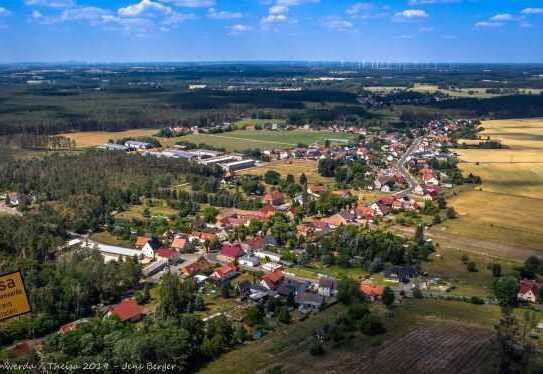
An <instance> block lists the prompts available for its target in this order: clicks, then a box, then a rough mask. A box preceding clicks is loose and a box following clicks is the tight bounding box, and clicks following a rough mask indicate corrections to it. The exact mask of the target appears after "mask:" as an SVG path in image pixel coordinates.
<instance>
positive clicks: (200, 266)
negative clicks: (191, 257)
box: [181, 257, 211, 278]
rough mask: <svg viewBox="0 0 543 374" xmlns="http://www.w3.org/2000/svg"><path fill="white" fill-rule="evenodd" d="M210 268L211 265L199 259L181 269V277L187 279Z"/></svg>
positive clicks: (201, 258) (203, 259)
mask: <svg viewBox="0 0 543 374" xmlns="http://www.w3.org/2000/svg"><path fill="white" fill-rule="evenodd" d="M210 268H211V264H210V263H209V262H208V261H207V260H206V259H205V258H203V257H200V258H199V259H198V260H197V261H195V262H193V263H192V264H189V265H187V266H184V267H182V268H181V273H182V274H181V277H183V278H189V277H193V276H195V275H196V274H198V273H200V272H203V271H206V270H208V269H210Z"/></svg>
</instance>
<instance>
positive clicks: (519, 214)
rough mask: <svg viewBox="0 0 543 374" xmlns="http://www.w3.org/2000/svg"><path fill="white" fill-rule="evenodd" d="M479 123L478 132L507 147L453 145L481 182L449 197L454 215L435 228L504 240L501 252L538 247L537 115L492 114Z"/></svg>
mask: <svg viewBox="0 0 543 374" xmlns="http://www.w3.org/2000/svg"><path fill="white" fill-rule="evenodd" d="M482 126H483V127H484V128H485V130H484V131H483V132H482V136H489V137H490V138H491V139H497V140H500V141H501V142H502V143H503V144H504V145H506V146H508V147H509V148H508V149H470V150H461V151H459V153H460V159H461V160H462V161H463V162H462V163H461V164H460V168H461V169H462V171H463V172H464V174H467V173H473V174H475V175H479V176H480V177H481V178H482V180H483V183H482V185H481V186H480V188H476V189H474V190H469V191H467V192H462V193H461V194H460V195H458V196H457V197H455V198H453V199H451V200H450V205H452V206H454V208H455V209H456V210H457V211H458V213H459V214H460V218H459V219H458V220H453V221H448V222H447V223H446V224H445V225H444V226H442V227H441V229H440V230H443V232H444V233H446V234H451V235H456V236H460V237H466V238H470V239H473V240H482V241H490V242H496V243H499V244H500V245H506V246H507V245H508V246H510V248H509V249H510V250H509V249H508V250H503V251H502V252H504V253H503V254H504V255H505V254H506V252H507V254H508V255H511V254H513V253H514V252H515V249H522V248H526V249H531V250H540V251H542V252H543V225H541V222H542V220H543V119H541V118H535V119H518V120H517V119H515V120H492V121H484V122H483V124H482ZM504 248H505V247H504ZM493 254H496V253H493ZM516 257H518V256H516Z"/></svg>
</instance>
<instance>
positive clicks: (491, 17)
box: [0, 0, 543, 62]
mask: <svg viewBox="0 0 543 374" xmlns="http://www.w3.org/2000/svg"><path fill="white" fill-rule="evenodd" d="M203 60H206V61H207V60H213V61H218V60H221V61H224V60H319V61H324V60H326V61H331V60H334V61H338V60H345V61H385V62H543V1H542V0H392V1H383V0H379V1H351V0H0V62H31V61H37V62H63V61H81V62H135V61H138V62H147V61H203Z"/></svg>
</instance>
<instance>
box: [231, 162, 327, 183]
mask: <svg viewBox="0 0 543 374" xmlns="http://www.w3.org/2000/svg"><path fill="white" fill-rule="evenodd" d="M269 170H273V171H276V172H278V173H279V174H281V175H282V176H283V177H286V176H287V175H288V174H292V175H293V176H294V178H295V179H296V181H298V180H299V178H300V175H302V173H303V174H305V176H306V177H307V180H308V182H309V183H311V184H323V185H325V186H327V185H330V184H333V183H334V179H333V178H326V177H321V176H320V175H319V172H318V170H317V161H313V160H293V161H292V162H290V163H289V162H286V161H273V162H269V163H265V164H263V165H261V166H257V167H254V168H250V169H245V170H242V171H240V172H239V174H250V175H264V174H266V172H267V171H269Z"/></svg>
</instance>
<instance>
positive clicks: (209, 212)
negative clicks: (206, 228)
mask: <svg viewBox="0 0 543 374" xmlns="http://www.w3.org/2000/svg"><path fill="white" fill-rule="evenodd" d="M218 214H219V210H218V209H217V208H215V207H213V206H207V207H205V208H204V210H202V215H203V217H204V219H205V221H206V222H207V223H214V222H215V219H216V218H217V215H218Z"/></svg>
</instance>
